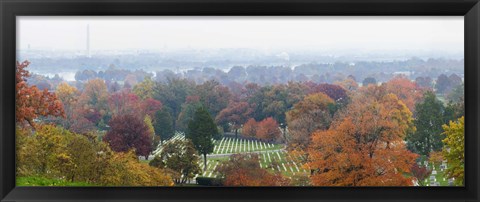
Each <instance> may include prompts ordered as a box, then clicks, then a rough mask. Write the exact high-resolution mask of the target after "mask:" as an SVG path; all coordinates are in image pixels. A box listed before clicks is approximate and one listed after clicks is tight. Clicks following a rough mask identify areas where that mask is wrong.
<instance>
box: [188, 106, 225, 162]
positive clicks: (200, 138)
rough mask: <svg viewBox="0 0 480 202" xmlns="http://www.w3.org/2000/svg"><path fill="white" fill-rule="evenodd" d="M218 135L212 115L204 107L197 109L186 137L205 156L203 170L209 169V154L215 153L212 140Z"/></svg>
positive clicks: (189, 124)
mask: <svg viewBox="0 0 480 202" xmlns="http://www.w3.org/2000/svg"><path fill="white" fill-rule="evenodd" d="M217 134H218V129H217V126H216V125H215V122H214V121H213V118H212V117H211V116H210V113H209V112H208V111H207V110H206V109H205V108H203V107H199V108H197V110H196V111H195V114H194V115H193V119H192V120H191V121H190V122H189V123H188V128H187V133H186V137H187V138H188V139H190V140H192V142H193V144H194V145H195V148H196V149H197V151H198V152H199V153H201V154H202V155H203V165H204V167H203V169H204V170H206V169H207V154H209V153H211V152H213V148H214V144H213V141H212V138H213V137H214V136H216V135H217Z"/></svg>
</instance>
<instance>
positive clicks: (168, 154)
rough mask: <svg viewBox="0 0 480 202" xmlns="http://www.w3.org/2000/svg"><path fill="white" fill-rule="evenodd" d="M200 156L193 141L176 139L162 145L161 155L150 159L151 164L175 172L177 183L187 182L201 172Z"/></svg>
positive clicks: (174, 178)
mask: <svg viewBox="0 0 480 202" xmlns="http://www.w3.org/2000/svg"><path fill="white" fill-rule="evenodd" d="M199 161H200V156H199V155H198V153H197V151H196V150H195V146H193V143H192V141H190V140H188V139H186V140H174V141H172V142H169V143H167V144H165V145H163V147H162V152H161V153H160V155H157V156H155V158H154V159H153V160H152V161H150V163H149V164H150V165H151V166H154V167H158V168H162V169H170V170H171V171H173V172H174V173H175V175H173V176H172V177H173V180H174V181H175V184H185V183H186V182H187V180H190V179H192V178H193V177H195V175H196V174H200V173H201V169H200V166H199V165H198V162H199Z"/></svg>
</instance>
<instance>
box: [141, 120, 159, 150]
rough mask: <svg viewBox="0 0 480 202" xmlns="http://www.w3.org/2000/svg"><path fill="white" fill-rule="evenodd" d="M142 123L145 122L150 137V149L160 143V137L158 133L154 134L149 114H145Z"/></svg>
mask: <svg viewBox="0 0 480 202" xmlns="http://www.w3.org/2000/svg"><path fill="white" fill-rule="evenodd" d="M143 123H144V124H145V126H147V128H148V133H149V136H150V138H151V139H152V149H153V148H156V147H157V145H158V144H159V143H160V141H161V139H160V137H159V136H158V135H155V128H154V127H153V123H152V118H150V116H149V115H145V118H144V119H143Z"/></svg>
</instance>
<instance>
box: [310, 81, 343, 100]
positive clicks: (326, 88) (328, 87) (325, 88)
mask: <svg viewBox="0 0 480 202" xmlns="http://www.w3.org/2000/svg"><path fill="white" fill-rule="evenodd" d="M310 92H311V93H324V94H325V95H328V97H330V98H332V99H333V100H334V101H335V102H343V101H346V100H347V99H348V96H347V91H346V90H345V89H344V88H342V87H341V86H339V85H334V84H328V83H322V84H319V85H316V86H315V87H313V88H312V89H310Z"/></svg>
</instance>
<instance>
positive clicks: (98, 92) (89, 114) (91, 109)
mask: <svg viewBox="0 0 480 202" xmlns="http://www.w3.org/2000/svg"><path fill="white" fill-rule="evenodd" d="M78 104H79V108H80V109H81V110H82V111H80V112H79V113H81V114H82V116H83V117H85V118H86V119H88V120H89V121H90V122H92V123H93V124H95V125H96V126H99V123H100V121H101V120H102V119H103V118H104V116H105V115H106V114H107V112H108V91H107V86H106V84H105V82H104V81H103V80H102V79H92V80H88V81H87V83H86V84H85V87H84V89H83V91H82V93H81V95H80V97H79V99H78Z"/></svg>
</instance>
